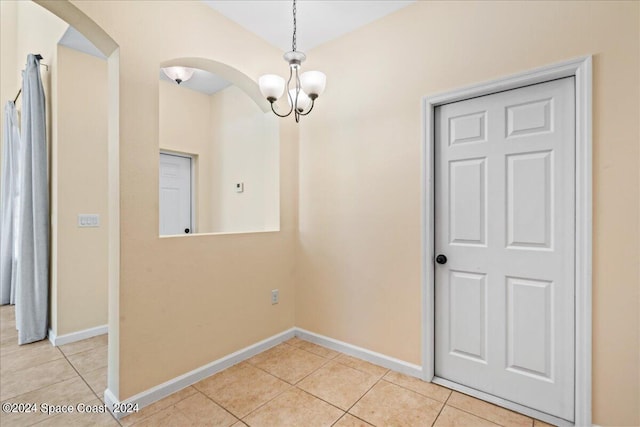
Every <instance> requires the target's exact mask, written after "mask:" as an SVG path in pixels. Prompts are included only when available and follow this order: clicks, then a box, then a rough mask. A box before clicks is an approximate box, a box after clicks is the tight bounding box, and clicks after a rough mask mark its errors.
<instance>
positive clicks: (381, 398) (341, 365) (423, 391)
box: [0, 306, 548, 427]
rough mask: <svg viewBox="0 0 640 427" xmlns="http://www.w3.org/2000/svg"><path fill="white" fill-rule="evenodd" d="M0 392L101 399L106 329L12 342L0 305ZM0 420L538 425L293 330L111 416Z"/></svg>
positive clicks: (8, 318) (13, 398) (53, 399)
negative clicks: (72, 339)
mask: <svg viewBox="0 0 640 427" xmlns="http://www.w3.org/2000/svg"><path fill="white" fill-rule="evenodd" d="M0 314H1V316H2V317H1V319H2V325H1V334H0V344H1V345H0V348H1V355H0V362H1V363H0V364H1V380H0V400H1V401H2V403H5V402H39V403H42V402H47V403H50V404H69V403H71V404H74V405H75V404H77V403H79V402H86V403H88V404H92V405H94V404H101V399H102V394H103V391H104V389H105V387H106V337H105V336H102V337H96V338H91V339H88V340H84V341H80V342H77V343H73V344H68V345H64V346H61V347H59V348H55V347H52V346H51V345H50V344H49V343H48V341H42V342H40V343H35V344H30V345H27V346H21V347H19V346H17V344H16V340H17V338H16V333H15V321H14V316H13V308H9V307H7V306H3V307H2V308H1V309H0ZM0 424H1V425H2V426H5V425H6V426H28V425H33V424H37V425H38V426H98V425H99V426H103V425H104V426H117V425H122V426H178V427H183V426H234V427H236V426H246V425H248V426H268V427H278V426H304V427H310V426H337V427H348V426H434V427H444V426H464V427H473V426H479V427H484V426H486V427H491V426H529V427H542V426H548V425H547V424H545V423H543V422H541V421H538V420H533V419H531V418H528V417H526V416H524V415H520V414H517V413H515V412H511V411H508V410H506V409H503V408H499V407H497V406H494V405H491V404H489V403H486V402H483V401H480V400H478V399H475V398H472V397H469V396H466V395H464V394H460V393H457V392H455V391H451V390H449V389H447V388H444V387H441V386H438V385H435V384H431V383H426V382H423V381H420V380H418V379H416V378H412V377H408V376H406V375H402V374H400V373H397V372H394V371H390V370H388V369H386V368H383V367H380V366H377V365H374V364H371V363H368V362H365V361H363V360H359V359H356V358H354V357H350V356H347V355H345V354H341V353H338V352H336V351H333V350H330V349H327V348H324V347H321V346H318V345H315V344H312V343H310V342H306V341H303V340H300V339H298V338H293V339H291V340H289V341H286V342H285V343H282V344H280V345H277V346H275V347H273V348H271V349H269V350H267V351H265V352H263V353H260V354H258V355H256V356H254V357H252V358H250V359H248V360H246V361H244V362H242V363H239V364H237V365H235V366H232V367H231V368H228V369H226V370H224V371H222V372H219V373H217V374H216V375H213V376H211V377H209V378H207V379H205V380H203V381H200V382H199V383H196V384H194V385H193V386H190V387H187V388H185V389H183V390H181V391H178V392H177V393H174V394H173V395H171V396H169V397H167V398H165V399H162V400H160V401H158V402H156V403H154V404H152V405H150V406H147V407H145V408H143V409H142V410H141V411H140V412H138V413H135V414H132V415H130V416H128V417H126V418H123V419H121V420H120V421H116V420H115V419H114V418H112V417H111V416H110V415H108V414H94V415H88V414H77V413H76V414H72V415H69V414H60V415H55V416H46V415H44V414H22V415H18V414H5V413H2V414H0Z"/></svg>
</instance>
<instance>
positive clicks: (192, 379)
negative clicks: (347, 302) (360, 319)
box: [104, 328, 422, 418]
mask: <svg viewBox="0 0 640 427" xmlns="http://www.w3.org/2000/svg"><path fill="white" fill-rule="evenodd" d="M294 336H297V337H300V338H302V339H305V340H307V341H310V342H313V343H316V344H319V345H322V346H325V347H327V348H330V349H333V350H336V351H340V352H342V353H345V354H348V355H350V356H355V357H358V358H360V359H363V360H366V361H368V362H371V363H375V364H376V365H380V366H384V367H385V368H389V369H393V370H394V371H398V372H401V373H403V374H407V375H411V376H413V377H417V378H421V375H422V368H421V367H420V366H418V365H414V364H411V363H407V362H405V361H402V360H399V359H395V358H393V357H389V356H385V355H384V354H380V353H376V352H374V351H371V350H367V349H365V348H362V347H357V346H355V345H351V344H348V343H346V342H342V341H338V340H335V339H333V338H329V337H325V336H323V335H319V334H316V333H313V332H309V331H307V330H304V329H301V328H291V329H288V330H286V331H284V332H281V333H279V334H277V335H274V336H272V337H269V338H267V339H265V340H262V341H260V342H258V343H256V344H253V345H250V346H249V347H245V348H243V349H241V350H238V351H236V352H235V353H231V354H229V355H228V356H225V357H223V358H221V359H218V360H215V361H213V362H211V363H208V364H206V365H204V366H201V367H200V368H197V369H194V370H193V371H190V372H187V373H186V374H183V375H180V376H179V377H176V378H173V379H171V380H169V381H166V382H164V383H162V384H159V385H157V386H155V387H152V388H150V389H148V390H145V391H143V392H141V393H138V394H136V395H135V396H132V397H130V398H128V399H126V400H124V401H122V402H121V401H119V400H118V399H117V398H116V396H115V395H114V394H113V393H112V392H111V390H109V389H107V390H105V392H104V401H105V403H106V404H107V407H108V408H109V410H111V411H112V412H113V408H114V405H115V407H127V406H129V405H134V404H136V403H137V404H138V408H139V409H142V408H144V407H145V406H148V405H150V404H152V403H154V402H157V401H158V400H160V399H163V398H165V397H167V396H169V395H171V394H173V393H175V392H177V391H179V390H182V389H183V388H185V387H189V386H190V385H192V384H195V383H197V382H199V381H202V380H203V379H205V378H207V377H209V376H211V375H213V374H215V373H217V372H220V371H222V370H224V369H227V368H229V367H230V366H233V365H235V364H237V363H240V362H242V361H243V360H246V359H248V358H250V357H253V356H255V355H256V354H258V353H261V352H263V351H265V350H267V349H269V348H271V347H273V346H275V345H278V344H280V343H281V342H284V341H286V340H288V339H290V338H293V337H294ZM113 415H114V416H115V417H116V418H122V417H124V416H126V415H127V414H122V413H117V412H116V413H114V414H113Z"/></svg>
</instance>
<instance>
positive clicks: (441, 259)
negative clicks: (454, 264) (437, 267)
mask: <svg viewBox="0 0 640 427" xmlns="http://www.w3.org/2000/svg"><path fill="white" fill-rule="evenodd" d="M436 262H437V263H438V264H446V263H447V257H446V256H444V255H442V254H440V255H438V256H437V257H436Z"/></svg>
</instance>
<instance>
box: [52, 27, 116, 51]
mask: <svg viewBox="0 0 640 427" xmlns="http://www.w3.org/2000/svg"><path fill="white" fill-rule="evenodd" d="M58 44H60V45H62V46H66V47H68V48H70V49H75V50H79V51H80V52H84V53H87V54H89V55H93V56H97V57H98V58H102V59H107V57H106V56H104V54H103V53H102V52H100V51H99V50H98V48H97V47H95V46H94V45H93V43H91V42H90V41H89V40H88V39H87V38H86V37H85V36H83V35H82V34H81V33H80V32H79V31H78V30H76V29H75V28H73V27H72V26H69V28H67V31H65V32H64V34H63V35H62V38H61V39H60V41H59V42H58Z"/></svg>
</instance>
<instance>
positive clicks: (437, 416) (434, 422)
mask: <svg viewBox="0 0 640 427" xmlns="http://www.w3.org/2000/svg"><path fill="white" fill-rule="evenodd" d="M452 394H453V390H451V391H450V393H449V396H447V399H446V400H445V401H444V402H443V403H442V406H441V407H440V410H439V411H438V415H436V417H435V418H434V419H433V422H432V423H431V425H432V426H434V425H436V421H438V418H440V414H442V411H444V407H445V406H447V402H448V401H449V398H450V397H451V395H452Z"/></svg>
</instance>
